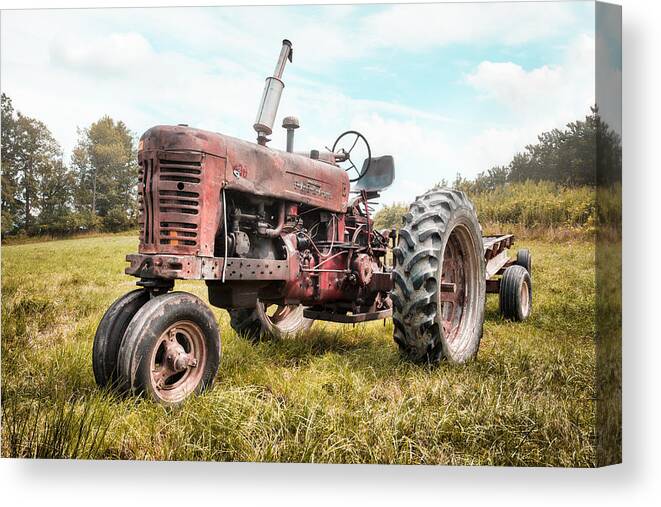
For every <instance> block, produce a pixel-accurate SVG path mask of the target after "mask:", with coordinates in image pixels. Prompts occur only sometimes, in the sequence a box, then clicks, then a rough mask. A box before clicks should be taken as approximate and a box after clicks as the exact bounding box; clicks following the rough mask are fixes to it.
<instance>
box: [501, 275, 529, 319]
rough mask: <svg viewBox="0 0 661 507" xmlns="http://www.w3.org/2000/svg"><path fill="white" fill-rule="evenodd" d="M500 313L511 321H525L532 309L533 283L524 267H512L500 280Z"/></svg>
mask: <svg viewBox="0 0 661 507" xmlns="http://www.w3.org/2000/svg"><path fill="white" fill-rule="evenodd" d="M499 298H500V313H502V314H503V317H505V318H506V319H510V320H516V321H523V320H526V319H527V318H528V316H529V315H530V311H531V309H532V281H531V279H530V273H529V272H528V271H527V270H526V269H525V268H524V267H523V266H510V267H509V268H507V269H506V270H505V272H504V273H503V277H502V278H501V280H500V294H499Z"/></svg>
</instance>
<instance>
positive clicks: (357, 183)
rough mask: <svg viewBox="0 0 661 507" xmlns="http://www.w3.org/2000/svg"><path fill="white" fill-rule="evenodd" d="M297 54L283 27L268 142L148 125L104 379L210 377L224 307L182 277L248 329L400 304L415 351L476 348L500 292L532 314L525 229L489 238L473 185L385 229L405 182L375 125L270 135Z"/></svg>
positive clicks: (264, 128)
mask: <svg viewBox="0 0 661 507" xmlns="http://www.w3.org/2000/svg"><path fill="white" fill-rule="evenodd" d="M287 60H289V61H291V60H292V48H291V43H290V42H289V41H287V40H285V41H283V45H282V49H281V52H280V57H279V59H278V63H277V65H276V68H275V72H274V75H273V76H272V77H269V78H267V79H266V85H265V88H264V94H263V97H262V100H261V104H260V108H259V111H258V114H257V120H256V122H255V124H254V128H255V130H256V131H257V144H254V143H251V142H246V141H242V140H240V139H235V138H232V137H229V136H225V135H222V134H217V133H213V132H207V131H204V130H198V129H194V128H190V127H188V126H186V125H179V126H156V127H153V128H151V129H149V130H148V131H147V132H145V133H144V134H143V136H142V137H141V139H140V141H139V145H138V162H139V165H140V175H139V183H138V189H139V194H140V246H139V252H138V253H137V254H131V255H128V256H127V261H128V262H129V264H130V266H129V267H128V268H126V273H127V274H129V275H132V276H135V277H137V278H139V281H138V282H137V285H138V286H139V288H138V289H137V290H134V291H132V292H129V293H128V294H126V295H125V296H123V297H121V298H120V299H118V300H117V301H116V302H115V303H113V305H112V306H111V307H110V308H109V309H108V310H107V312H106V314H105V315H104V317H103V319H102V320H101V322H100V324H99V327H98V329H97V332H96V336H95V338H94V349H93V368H94V375H95V378H96V382H97V384H98V385H99V386H109V385H113V386H117V387H118V388H119V389H121V390H124V391H129V392H132V393H135V394H140V393H141V394H144V395H146V396H148V397H150V398H152V399H154V400H156V401H158V402H161V403H164V404H177V403H180V402H181V401H183V400H184V399H185V398H186V397H187V396H188V395H190V394H191V393H197V392H201V391H202V390H204V389H205V388H207V387H209V386H210V385H211V383H212V382H213V380H214V377H215V375H216V372H217V370H218V366H219V363H220V356H221V345H220V334H219V330H218V325H217V322H216V319H215V318H214V315H213V313H212V312H211V310H210V309H209V307H208V306H207V305H206V304H205V303H204V302H203V301H202V300H200V299H199V298H197V297H196V296H194V295H192V294H188V293H185V292H173V291H172V290H173V288H174V284H175V280H204V282H205V283H206V285H207V288H208V294H209V302H210V303H211V304H212V305H213V306H217V307H220V308H225V309H227V310H228V311H229V313H230V315H231V325H232V327H233V328H234V330H235V331H236V332H237V333H238V334H240V335H241V336H243V337H245V338H247V339H250V340H259V339H260V338H262V337H264V336H275V337H282V336H286V335H291V334H295V333H298V332H301V331H305V330H307V329H309V328H310V326H311V325H312V323H313V322H314V321H315V320H325V321H332V322H342V323H358V322H366V321H370V320H377V319H386V318H389V317H392V319H393V323H394V339H395V342H397V344H398V345H399V348H400V350H401V352H402V354H403V355H404V356H405V357H406V358H408V359H410V360H412V361H416V362H429V363H437V362H439V361H440V360H441V359H442V358H446V359H447V360H449V361H451V362H457V363H463V362H465V361H467V360H469V359H471V358H473V357H475V355H476V353H477V350H478V346H479V344H480V338H481V335H482V324H483V320H484V304H485V293H486V292H488V291H491V292H500V299H501V309H502V311H503V313H504V314H505V316H507V317H510V318H512V319H516V320H522V319H524V318H526V317H527V316H528V314H529V312H530V305H531V297H532V291H531V288H532V285H531V281H530V254H529V252H527V251H525V250H520V251H519V252H518V256H517V259H516V260H511V259H509V258H508V256H507V249H508V248H509V247H510V246H511V245H512V242H513V238H512V236H510V235H508V236H502V237H493V238H484V239H483V238H482V233H481V228H480V224H479V223H478V220H477V216H476V213H475V208H474V206H473V204H472V203H471V202H470V201H469V200H468V198H467V197H466V196H465V195H464V194H463V193H462V192H458V191H454V190H449V189H438V190H432V191H429V192H427V193H425V194H423V195H421V196H419V197H418V198H417V199H416V200H415V202H414V203H413V204H411V206H410V209H409V212H408V213H407V214H406V216H405V217H404V223H403V224H402V227H401V228H400V230H399V232H398V233H397V231H395V230H385V231H379V230H376V229H375V228H374V226H373V221H372V207H371V205H370V203H371V202H372V201H373V200H374V199H376V198H377V197H379V194H380V192H381V191H382V190H383V189H385V188H387V187H388V186H390V185H391V184H392V182H393V179H394V162H393V158H392V157H391V156H388V155H385V156H379V157H373V156H372V153H371V148H370V146H369V144H368V143H367V140H366V139H365V137H364V136H363V135H362V134H360V133H358V132H355V131H348V132H345V133H343V134H342V135H340V136H339V137H338V139H337V140H336V141H335V143H334V145H333V147H332V148H331V149H326V150H321V151H319V150H312V151H307V152H294V151H293V144H294V130H295V129H296V128H297V127H298V121H297V120H296V118H293V117H288V118H285V120H284V122H283V126H284V127H285V128H286V129H287V150H286V151H280V150H275V149H271V148H268V147H267V145H266V144H267V142H268V141H269V139H268V136H269V135H271V134H272V128H273V123H274V121H275V117H276V112H277V108H278V104H279V101H280V96H281V93H282V90H283V88H284V84H283V82H282V80H281V77H282V73H283V71H284V67H285V64H286V62H287ZM358 149H362V150H363V151H364V152H366V154H367V156H366V157H365V158H364V160H358V159H357V158H356V156H355V154H356V153H357V151H358ZM357 162H358V163H359V165H356V163H357ZM361 164H362V165H361ZM389 252H391V253H392V256H391V257H389V255H388V253H389ZM389 258H391V259H392V261H391V262H392V264H391V265H390V264H389ZM499 275H502V276H499ZM494 277H497V278H494Z"/></svg>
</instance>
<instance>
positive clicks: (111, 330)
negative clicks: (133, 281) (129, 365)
mask: <svg viewBox="0 0 661 507" xmlns="http://www.w3.org/2000/svg"><path fill="white" fill-rule="evenodd" d="M147 301H149V292H148V291H146V290H144V289H138V290H133V291H131V292H129V293H128V294H124V295H123V296H122V297H120V298H119V299H117V300H116V301H115V302H114V303H113V304H112V305H110V307H109V308H108V310H106V313H105V314H104V315H103V318H102V319H101V322H99V326H98V327H97V328H96V334H95V335H94V345H93V346H92V370H93V371H94V380H95V381H96V384H97V385H98V386H99V387H106V386H108V385H112V384H113V383H114V382H115V381H116V380H117V355H118V353H119V347H120V345H121V344H122V338H124V333H125V331H126V328H127V327H128V325H129V322H131V319H132V318H133V316H134V315H135V314H136V313H137V312H138V310H140V308H142V306H143V305H144V304H145V303H146V302H147Z"/></svg>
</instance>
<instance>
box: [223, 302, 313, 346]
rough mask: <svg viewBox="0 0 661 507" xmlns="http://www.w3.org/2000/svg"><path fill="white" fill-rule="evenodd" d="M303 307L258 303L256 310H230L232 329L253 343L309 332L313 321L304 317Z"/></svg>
mask: <svg viewBox="0 0 661 507" xmlns="http://www.w3.org/2000/svg"><path fill="white" fill-rule="evenodd" d="M303 311H304V307H303V306H302V305H267V304H265V303H262V302H261V301H259V300H258V301H257V305H256V306H255V308H242V309H236V310H229V314H230V324H231V326H232V329H234V331H236V332H237V334H239V335H240V336H243V337H245V338H248V339H249V340H251V341H259V340H260V339H262V338H266V337H272V338H284V337H286V336H290V335H294V334H296V333H300V332H302V331H307V330H308V329H310V326H312V324H313V320H312V319H307V318H305V317H304V316H303Z"/></svg>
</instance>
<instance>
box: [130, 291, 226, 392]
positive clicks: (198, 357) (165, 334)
mask: <svg viewBox="0 0 661 507" xmlns="http://www.w3.org/2000/svg"><path fill="white" fill-rule="evenodd" d="M220 353H221V349H220V333H219V331H218V324H217V323H216V319H215V317H214V315H213V313H212V312H211V310H210V309H209V308H208V307H207V305H206V304H204V302H203V301H202V300H200V299H199V298H197V297H196V296H194V295H192V294H187V293H185V292H172V293H169V294H165V295H162V296H157V297H155V298H153V299H151V300H150V301H149V302H148V303H146V304H145V305H144V306H143V307H142V308H141V309H140V311H138V313H137V314H136V315H135V317H133V320H131V323H130V324H129V326H128V329H127V330H126V333H125V335H124V340H123V341H122V345H121V347H120V350H119V358H118V366H119V371H120V374H121V378H122V380H123V381H124V382H125V384H126V387H127V388H129V389H130V391H131V392H133V393H134V394H144V395H146V396H147V397H149V398H151V399H152V400H154V401H157V402H159V403H162V404H164V405H177V404H179V403H181V402H182V401H184V400H185V399H186V398H187V397H188V396H189V395H190V394H193V393H196V394H197V393H200V392H202V391H203V390H205V389H206V388H208V387H209V386H210V385H211V384H212V382H213V379H214V377H215V376H216V372H217V371H218V365H219V363H220Z"/></svg>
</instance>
